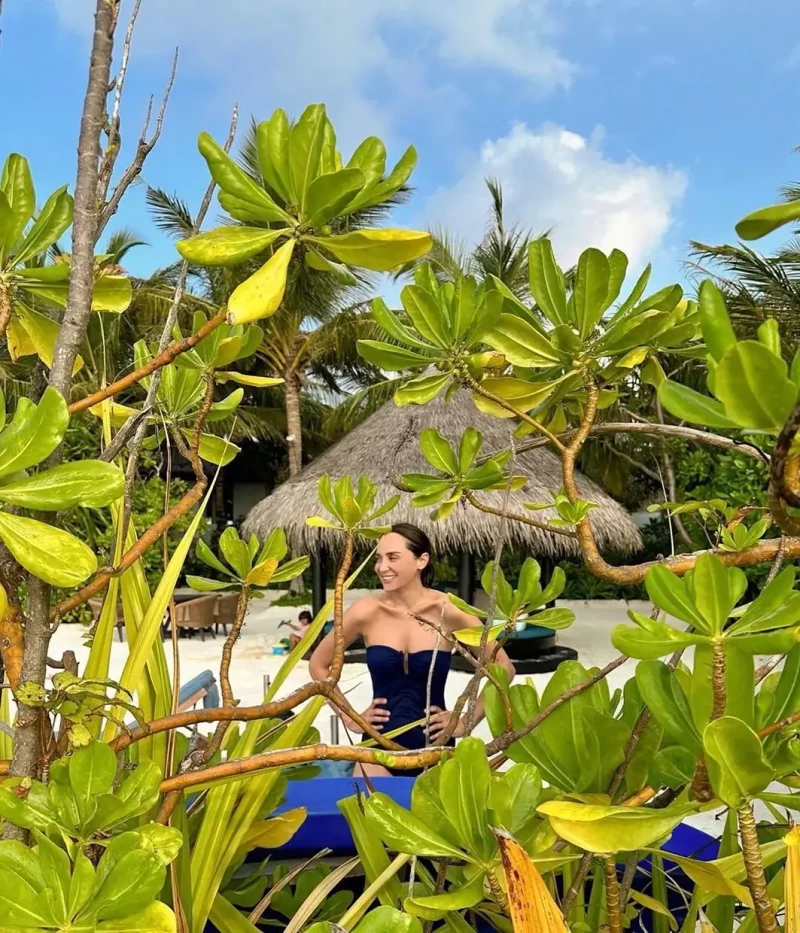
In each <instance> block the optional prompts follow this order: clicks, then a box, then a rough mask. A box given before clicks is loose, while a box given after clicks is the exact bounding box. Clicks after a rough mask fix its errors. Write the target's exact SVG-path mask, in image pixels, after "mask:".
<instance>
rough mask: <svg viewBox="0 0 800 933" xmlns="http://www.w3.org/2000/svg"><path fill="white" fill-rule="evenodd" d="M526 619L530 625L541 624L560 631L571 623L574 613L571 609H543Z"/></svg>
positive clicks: (573, 619)
mask: <svg viewBox="0 0 800 933" xmlns="http://www.w3.org/2000/svg"><path fill="white" fill-rule="evenodd" d="M528 621H529V622H530V623H531V624H532V625H543V626H544V627H545V628H550V629H553V631H560V630H561V629H564V628H569V626H570V625H572V623H573V622H574V621H575V613H574V612H573V611H572V610H571V609H556V608H553V609H543V610H542V611H541V612H537V613H536V614H535V615H533V616H531V618H530V619H529V620H528Z"/></svg>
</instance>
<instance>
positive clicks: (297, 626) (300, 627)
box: [289, 609, 314, 650]
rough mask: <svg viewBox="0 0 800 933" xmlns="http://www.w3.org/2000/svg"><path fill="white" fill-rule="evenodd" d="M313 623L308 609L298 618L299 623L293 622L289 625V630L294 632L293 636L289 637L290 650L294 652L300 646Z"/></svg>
mask: <svg viewBox="0 0 800 933" xmlns="http://www.w3.org/2000/svg"><path fill="white" fill-rule="evenodd" d="M313 621H314V620H313V619H312V617H311V613H310V612H309V611H308V610H307V609H304V610H303V611H302V612H301V613H300V615H299V616H298V617H297V622H291V623H290V624H289V628H290V629H291V630H292V634H291V635H290V636H289V646H290V649H292V650H293V649H294V648H295V647H296V646H297V645H298V644H299V642H300V640H301V639H302V637H303V636H304V635H305V633H306V632H307V631H308V628H309V626H310V625H311V623H312V622H313Z"/></svg>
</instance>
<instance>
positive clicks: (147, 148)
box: [97, 49, 178, 236]
mask: <svg viewBox="0 0 800 933" xmlns="http://www.w3.org/2000/svg"><path fill="white" fill-rule="evenodd" d="M177 70H178V49H175V54H174V55H173V56H172V70H171V71H170V75H169V80H168V81H167V86H166V88H165V90H164V96H163V98H162V99H161V107H160V108H159V111H158V116H157V117H156V126H155V130H154V131H153V135H152V136H151V137H150V138H149V139H148V138H147V131H148V128H149V125H150V113H151V108H152V98H151V102H150V105H148V110H147V119H146V120H145V125H144V128H143V129H142V134H141V136H140V137H139V142H138V143H137V145H136V152H135V153H134V156H133V159H132V160H131V163H130V165H128V167H127V168H126V169H125V171H124V172H123V173H122V176H121V177H120V179H119V181H118V182H117V184H116V185H115V186H114V191H113V192H112V194H111V197H110V198H109V199H108V202H107V203H106V204H105V206H104V207H103V209H102V211H101V212H100V219H99V221H98V228H97V234H98V236H99V235H100V234H101V233H102V232H103V230H105V228H106V225H107V224H108V222H109V220H111V218H112V217H113V216H114V214H115V213H116V212H117V208H118V207H119V203H120V201H121V200H122V197H123V195H124V194H125V192H126V191H127V190H128V188H130V186H131V185H132V184H133V182H134V181H135V180H136V179H137V178H138V177H139V175H141V172H142V167H143V166H144V163H145V159H146V158H147V157H148V156H149V155H150V153H151V152H152V151H153V147H154V146H155V144H156V143H157V142H158V140H159V137H160V136H161V130H162V128H163V126H164V115H165V114H166V111H167V103H168V102H169V97H170V94H171V93H172V86H173V85H174V83H175V74H176V73H177ZM115 104H116V101H115ZM117 132H118V128H117ZM118 142H119V140H118V137H117V145H118ZM110 145H111V143H110ZM114 158H116V156H114ZM112 168H113V163H112Z"/></svg>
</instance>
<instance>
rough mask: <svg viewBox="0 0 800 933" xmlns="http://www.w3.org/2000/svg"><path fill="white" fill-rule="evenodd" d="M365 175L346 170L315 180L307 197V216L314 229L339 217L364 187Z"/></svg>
mask: <svg viewBox="0 0 800 933" xmlns="http://www.w3.org/2000/svg"><path fill="white" fill-rule="evenodd" d="M364 180H365V179H364V174H363V172H361V171H359V170H358V169H357V168H345V169H342V170H341V171H339V172H331V173H329V174H326V175H320V176H319V178H315V179H314V181H313V182H311V185H310V186H309V189H308V194H307V195H306V206H305V211H306V216H307V217H308V222H309V223H310V224H311V226H312V227H316V226H319V225H320V224H324V223H327V222H328V221H329V220H331V219H332V218H333V217H337V216H338V215H339V214H340V213H341V212H342V211H343V210H344V208H345V207H346V206H347V205H348V203H349V202H350V201H352V200H353V198H354V197H355V195H356V193H357V192H358V191H360V190H361V188H362V187H363V185H364Z"/></svg>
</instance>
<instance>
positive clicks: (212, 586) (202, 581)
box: [186, 573, 231, 593]
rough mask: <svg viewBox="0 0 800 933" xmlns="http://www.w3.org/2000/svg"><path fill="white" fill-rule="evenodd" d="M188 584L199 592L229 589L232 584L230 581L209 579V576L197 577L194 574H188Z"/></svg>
mask: <svg viewBox="0 0 800 933" xmlns="http://www.w3.org/2000/svg"><path fill="white" fill-rule="evenodd" d="M186 585H187V586H190V587H191V588H192V589H193V590H197V592H198V593H216V592H217V590H227V589H228V588H229V587H230V586H231V582H230V581H227V582H226V581H225V580H209V579H208V577H196V576H194V575H193V574H190V573H187V574H186Z"/></svg>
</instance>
